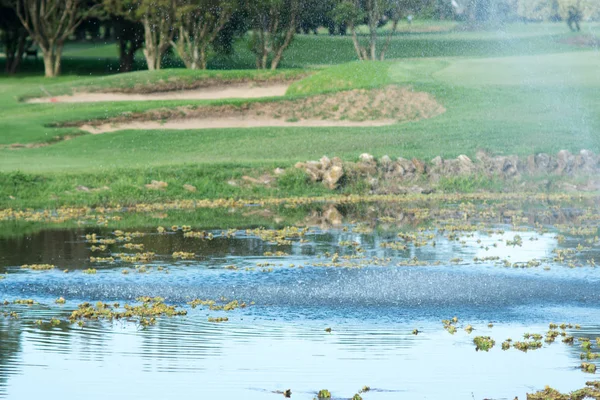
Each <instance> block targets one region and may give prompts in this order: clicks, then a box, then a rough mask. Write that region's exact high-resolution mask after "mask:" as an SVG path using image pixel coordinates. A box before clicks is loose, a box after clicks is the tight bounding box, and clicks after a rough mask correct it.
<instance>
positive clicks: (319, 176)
mask: <svg viewBox="0 0 600 400" xmlns="http://www.w3.org/2000/svg"><path fill="white" fill-rule="evenodd" d="M304 170H305V171H306V173H307V174H308V176H309V177H310V180H311V181H313V182H318V181H321V180H323V170H322V169H321V163H320V162H319V161H308V162H307V163H305V164H304Z"/></svg>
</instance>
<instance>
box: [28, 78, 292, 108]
mask: <svg viewBox="0 0 600 400" xmlns="http://www.w3.org/2000/svg"><path fill="white" fill-rule="evenodd" d="M288 87H289V84H288V83H264V84H260V83H256V82H252V83H236V84H230V85H218V86H206V87H204V88H201V89H193V90H187V89H186V90H175V91H155V92H152V93H127V92H121V93H119V92H112V93H105V92H85V93H84V92H82V93H74V94H72V95H64V96H54V97H42V98H35V99H29V100H27V103H95V102H115V101H151V100H218V99H236V98H240V99H250V98H260V97H280V96H284V95H285V93H286V91H287V89H288Z"/></svg>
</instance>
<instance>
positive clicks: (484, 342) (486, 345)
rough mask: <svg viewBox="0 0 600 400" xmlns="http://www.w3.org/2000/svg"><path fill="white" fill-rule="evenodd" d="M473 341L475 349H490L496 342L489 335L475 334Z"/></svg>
mask: <svg viewBox="0 0 600 400" xmlns="http://www.w3.org/2000/svg"><path fill="white" fill-rule="evenodd" d="M473 343H475V346H476V347H475V350H477V351H479V350H482V351H490V349H491V348H492V347H494V345H495V344H496V342H495V341H494V340H493V339H492V338H490V337H489V336H475V338H473Z"/></svg>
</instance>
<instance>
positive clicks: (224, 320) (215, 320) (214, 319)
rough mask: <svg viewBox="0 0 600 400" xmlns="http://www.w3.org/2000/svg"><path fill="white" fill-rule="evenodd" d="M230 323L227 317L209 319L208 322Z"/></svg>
mask: <svg viewBox="0 0 600 400" xmlns="http://www.w3.org/2000/svg"><path fill="white" fill-rule="evenodd" d="M227 321H229V318H227V317H217V318H213V317H208V322H217V323H219V322H227Z"/></svg>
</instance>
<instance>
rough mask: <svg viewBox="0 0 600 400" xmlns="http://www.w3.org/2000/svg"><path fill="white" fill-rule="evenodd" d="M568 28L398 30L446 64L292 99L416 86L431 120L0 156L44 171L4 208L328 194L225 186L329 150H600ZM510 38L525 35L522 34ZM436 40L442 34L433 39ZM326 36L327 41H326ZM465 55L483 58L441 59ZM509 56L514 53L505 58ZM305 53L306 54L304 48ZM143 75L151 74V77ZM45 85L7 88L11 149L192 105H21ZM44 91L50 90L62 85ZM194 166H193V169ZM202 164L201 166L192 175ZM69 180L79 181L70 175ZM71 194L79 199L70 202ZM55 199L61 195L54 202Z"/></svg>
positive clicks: (373, 74)
mask: <svg viewBox="0 0 600 400" xmlns="http://www.w3.org/2000/svg"><path fill="white" fill-rule="evenodd" d="M557 26H558V25H550V26H549V27H550V28H548V27H546V26H541V27H540V26H537V28H536V29H532V27H531V26H529V27H518V28H511V29H510V30H509V34H508V39H507V38H506V36H503V37H499V36H498V34H497V33H494V32H483V33H481V32H464V33H446V34H438V33H436V34H429V35H426V34H416V35H404V36H402V35H399V36H398V37H397V38H395V40H396V42H394V44H393V47H392V49H393V51H392V53H395V54H398V53H402V51H407V49H410V48H411V46H413V45H414V43H412V42H414V41H417V42H418V41H420V45H421V46H422V52H423V53H425V52H426V51H427V52H428V53H429V52H430V53H431V54H429V55H432V56H435V57H434V58H418V59H409V58H406V59H404V60H402V61H388V62H386V63H350V64H347V65H341V66H336V67H332V68H329V69H325V70H322V71H320V72H318V73H316V74H314V75H312V76H310V77H308V78H306V79H305V80H303V81H302V82H300V83H297V84H294V85H293V86H292V88H291V89H290V92H289V94H290V95H306V94H311V93H318V92H327V91H333V90H340V89H347V88H354V87H372V86H381V85H385V84H389V83H400V84H410V85H412V86H413V87H414V88H415V89H417V90H424V91H428V92H431V93H433V94H435V96H436V97H437V99H438V100H439V101H440V102H441V103H442V104H444V106H445V107H446V108H447V110H448V111H447V112H446V113H445V114H444V115H442V116H440V117H437V118H434V119H431V120H426V121H420V122H416V123H407V124H402V125H396V126H391V127H381V128H370V129H363V128H310V129H307V128H286V129H275V128H270V129H228V130H205V131H147V132H144V131H128V132H119V133H110V134H104V135H99V136H90V135H88V136H83V137H79V138H76V139H74V140H70V141H67V142H62V143H58V144H54V145H52V146H49V147H42V148H36V149H22V150H7V149H4V150H1V149H0V170H3V171H15V170H21V171H30V172H36V173H42V174H44V176H43V178H31V177H30V176H22V175H20V174H14V173H9V174H4V175H0V207H1V206H2V205H3V204H13V203H11V202H7V201H6V200H4V199H6V197H8V196H9V195H13V196H16V197H18V198H19V200H18V204H29V205H39V204H48V202H49V203H50V204H53V205H54V204H65V203H87V204H94V203H97V202H103V201H108V200H111V201H126V200H127V199H139V200H144V201H153V200H157V199H164V198H168V197H178V198H179V197H190V196H192V197H194V196H195V197H201V196H205V197H215V196H236V195H244V196H247V195H256V196H261V195H278V194H281V195H284V194H290V193H301V192H303V191H304V193H305V191H306V190H313V191H316V192H319V191H320V189H319V188H316V189H315V188H310V189H309V188H307V186H306V185H305V184H304V183H303V182H302V181H301V180H297V181H294V179H291V182H292V183H290V185H289V186H288V187H287V188H286V189H285V190H284V191H282V192H281V193H280V192H278V191H277V190H267V189H261V188H259V189H257V188H253V189H250V188H237V187H231V186H229V185H226V183H225V182H226V181H227V180H228V179H230V178H236V177H238V178H239V177H240V176H241V175H242V174H244V173H248V171H247V170H246V169H245V168H247V167H253V168H256V167H259V168H261V167H264V168H272V167H274V166H276V165H280V166H289V165H291V164H293V162H295V161H298V160H306V159H314V158H318V157H320V156H321V155H323V154H328V155H330V156H333V155H339V156H341V157H343V158H347V159H353V158H355V157H356V156H357V154H359V153H362V152H365V151H367V152H371V153H373V154H375V155H377V156H381V155H383V154H389V155H391V156H400V155H403V156H408V157H412V156H416V157H422V158H426V159H428V158H432V157H433V156H436V155H442V156H445V157H452V156H456V155H458V154H461V153H464V154H468V155H473V154H474V153H475V151H476V150H477V149H478V148H486V149H489V150H491V151H493V152H495V153H505V154H523V155H525V154H529V153H531V152H536V151H547V152H556V151H558V150H560V149H562V148H567V149H570V150H572V151H578V150H579V149H581V148H584V147H585V148H589V149H591V150H594V151H600V138H598V135H595V134H594V133H596V132H598V131H599V128H600V112H598V111H600V98H599V97H598V96H597V93H598V89H599V86H600V75H599V72H598V68H597V65H599V64H598V62H599V61H600V59H599V55H598V53H597V52H594V51H590V50H587V51H586V50H583V49H578V48H567V47H565V46H564V45H562V44H557V43H556V42H555V35H557V32H555V31H553V29H557V28H555V27H557ZM517 29H519V30H518V31H517ZM511 30H514V31H515V32H512V33H510V31H511ZM510 35H513V36H510ZM425 38H429V39H431V40H428V41H424V40H425ZM301 39H302V40H306V41H307V42H306V43H308V41H309V40H312V42H311V43H312V45H311V47H312V48H313V49H315V50H317V51H318V52H319V54H325V53H327V54H328V55H329V59H328V58H327V57H325V56H323V57H324V59H325V61H329V60H330V59H331V57H332V56H331V54H335V56H336V57H338V58H344V57H345V56H344V57H342V56H340V53H341V52H343V51H345V50H344V49H345V47H346V46H348V45H350V46H351V44H350V43H349V42H348V40H347V39H343V38H329V37H316V38H310V37H302V38H301ZM302 40H298V41H297V42H296V48H295V49H296V50H294V51H298V46H302V45H303V43H302ZM325 42H327V43H329V44H327V45H325V44H323V43H325ZM332 43H335V45H332ZM532 49H533V50H532ZM350 50H352V49H351V47H350ZM413 50H414V49H413ZM484 50H485V51H484ZM566 50H568V52H565V51H566ZM304 51H305V52H307V53H308V54H310V55H311V56H313V58H312V59H313V63H314V62H315V60H317V63H320V61H321V60H322V58H319V56H316V57H315V52H311V51H308V50H304ZM409 53H410V52H409ZM544 53H546V54H544ZM293 54H294V53H293V52H292V51H290V55H288V59H294V58H293V57H292V55H293ZM459 54H467V55H469V56H473V55H477V57H475V58H474V57H442V56H448V55H451V56H456V55H459ZM515 54H519V56H515ZM485 55H487V56H488V57H484V56H485ZM503 55H510V56H506V57H501V56H503ZM490 56H493V57H490ZM303 57H305V58H306V54H304V55H303ZM294 61H296V62H299V63H300V62H303V61H301V60H298V59H294ZM164 73H165V74H169V73H168V72H164ZM134 76H135V75H134ZM138 76H139V79H142V80H143V79H145V78H143V77H144V74H140V75H138ZM74 79H76V78H71V77H66V78H61V80H63V81H69V82H70V83H69V82H67V83H64V84H63V83H60V82H59V83H58V84H57V88H60V85H63V89H64V88H65V87H69V85H71V84H72V85H80V84H81V83H83V84H84V85H90V84H97V82H98V81H97V80H96V81H95V82H92V81H89V80H81V81H79V82H78V81H77V80H74ZM113 79H114V80H115V81H116V82H125V83H127V84H129V82H130V81H128V80H127V76H120V77H117V78H106V79H105V80H104V81H103V82H109V81H111V80H113ZM42 82H44V83H45V82H46V81H42V80H40V79H34V78H27V79H14V78H13V79H7V78H4V79H2V80H0V102H2V104H3V105H4V106H5V107H4V109H3V110H2V111H0V124H1V125H2V126H3V127H6V129H3V132H5V133H4V134H3V135H2V136H0V143H15V142H21V143H26V142H35V141H40V140H44V139H45V138H49V137H52V136H55V135H56V134H59V133H62V134H64V133H69V132H72V131H73V129H70V130H65V129H61V130H57V129H51V128H43V127H42V125H44V124H48V123H52V122H56V121H64V120H69V119H73V118H74V117H75V116H76V117H77V118H97V117H102V116H111V115H117V114H119V113H121V112H123V111H134V110H136V111H141V110H144V109H149V108H155V107H159V106H173V105H177V104H184V103H185V104H189V103H190V102H148V103H144V104H139V103H137V104H125V103H124V104H95V105H86V104H75V105H67V104H51V105H22V104H18V103H17V102H16V100H15V98H18V97H19V96H21V95H23V94H24V93H27V92H31V90H36V87H37V86H39V85H40V84H41V83H42ZM119 84H120V83H119ZM46 88H47V89H48V90H51V86H50V85H47V86H46ZM63 89H61V90H63ZM186 163H188V164H189V166H183V165H182V164H186ZM198 164H202V165H203V168H197V167H194V165H198ZM54 172H58V173H59V174H55V173H54ZM63 173H68V174H69V175H68V177H65V175H63ZM291 178H294V177H291ZM32 179H33V181H32ZM36 179H37V180H36ZM150 179H164V180H167V181H169V182H170V183H173V182H176V184H174V185H172V186H170V188H169V189H168V191H167V193H149V192H148V191H145V190H142V189H139V187H141V186H142V185H143V183H147V182H148V181H149V180H150ZM23 182H25V183H23ZM31 182H33V183H31ZM183 183H191V184H194V185H196V186H198V187H199V192H198V193H196V194H195V195H192V194H187V193H185V192H184V191H183V190H182V189H181V185H182V184H183ZM79 184H82V185H86V186H89V187H101V186H104V185H108V186H110V187H111V191H110V193H109V194H107V193H106V192H99V193H94V194H90V193H76V192H75V193H73V188H74V187H75V186H77V185H79ZM28 185H30V186H28ZM31 185H32V186H31ZM65 191H68V192H70V193H69V194H65ZM42 194H43V195H42ZM28 198H30V199H28ZM49 198H56V200H51V201H48V199H49Z"/></svg>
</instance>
